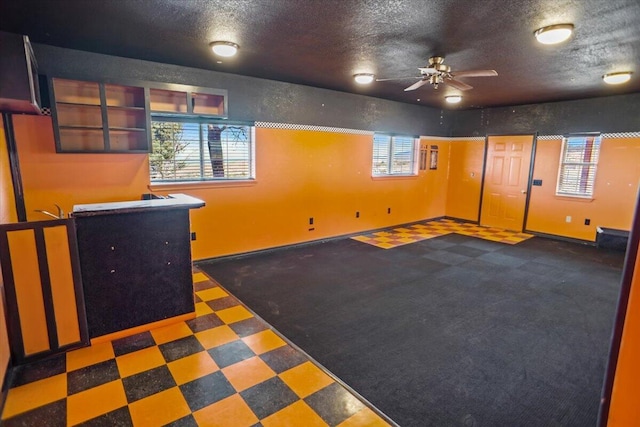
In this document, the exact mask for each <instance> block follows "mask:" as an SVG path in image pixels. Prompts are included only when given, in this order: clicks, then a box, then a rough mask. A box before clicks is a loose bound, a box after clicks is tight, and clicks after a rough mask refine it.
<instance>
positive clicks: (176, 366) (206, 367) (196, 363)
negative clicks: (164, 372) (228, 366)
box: [167, 351, 218, 385]
mask: <svg viewBox="0 0 640 427" xmlns="http://www.w3.org/2000/svg"><path fill="white" fill-rule="evenodd" d="M167 367H168V368H169V371H170V372H171V375H173V379H174V380H176V384H178V385H182V384H185V383H188V382H189V381H192V380H195V379H197V378H201V377H204V376H205V375H207V374H210V373H212V372H215V371H217V370H218V365H216V362H214V361H213V359H212V358H211V356H209V353H207V352H206V351H201V352H199V353H196V354H192V355H191V356H187V357H183V358H182V359H178V360H176V361H174V362H170V363H168V364H167Z"/></svg>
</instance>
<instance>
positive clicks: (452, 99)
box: [444, 95, 462, 104]
mask: <svg viewBox="0 0 640 427" xmlns="http://www.w3.org/2000/svg"><path fill="white" fill-rule="evenodd" d="M444 100H445V101H447V103H449V104H457V103H459V102H460V101H462V97H461V96H460V95H449V96H445V97H444Z"/></svg>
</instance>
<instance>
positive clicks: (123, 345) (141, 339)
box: [111, 331, 156, 357]
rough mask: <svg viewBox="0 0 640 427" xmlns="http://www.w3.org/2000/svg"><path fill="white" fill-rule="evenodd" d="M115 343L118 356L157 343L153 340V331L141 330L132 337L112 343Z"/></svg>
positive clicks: (114, 347)
mask: <svg viewBox="0 0 640 427" xmlns="http://www.w3.org/2000/svg"><path fill="white" fill-rule="evenodd" d="M111 344H112V345H113V352H114V353H115V355H116V357H118V356H122V355H123V354H128V353H133V352H134V351H138V350H142V349H143V348H147V347H152V346H154V345H156V342H155V341H154V340H153V336H152V335H151V332H149V331H146V332H141V333H139V334H136V335H132V336H130V337H126V338H121V339H119V340H115V341H113V342H112V343H111Z"/></svg>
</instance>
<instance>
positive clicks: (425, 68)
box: [418, 67, 438, 74]
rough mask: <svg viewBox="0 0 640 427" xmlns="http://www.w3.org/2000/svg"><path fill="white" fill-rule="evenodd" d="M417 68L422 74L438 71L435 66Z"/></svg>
mask: <svg viewBox="0 0 640 427" xmlns="http://www.w3.org/2000/svg"><path fill="white" fill-rule="evenodd" d="M418 70H420V72H421V73H422V74H434V73H436V72H437V71H438V70H436V69H435V68H431V67H418Z"/></svg>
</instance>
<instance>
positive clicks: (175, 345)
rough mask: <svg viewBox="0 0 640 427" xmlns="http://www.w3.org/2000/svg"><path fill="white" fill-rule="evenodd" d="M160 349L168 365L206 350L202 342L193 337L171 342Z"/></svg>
mask: <svg viewBox="0 0 640 427" xmlns="http://www.w3.org/2000/svg"><path fill="white" fill-rule="evenodd" d="M158 348H159V349H160V352H161V353H162V356H164V360H166V361H167V363H168V362H173V361H174V360H178V359H181V358H183V357H186V356H190V355H192V354H194V353H197V352H199V351H202V350H204V347H202V345H201V344H200V341H198V339H197V338H196V337H194V336H193V335H190V336H188V337H184V338H180V339H179V340H175V341H171V342H168V343H166V344H161V345H159V346H158Z"/></svg>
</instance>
